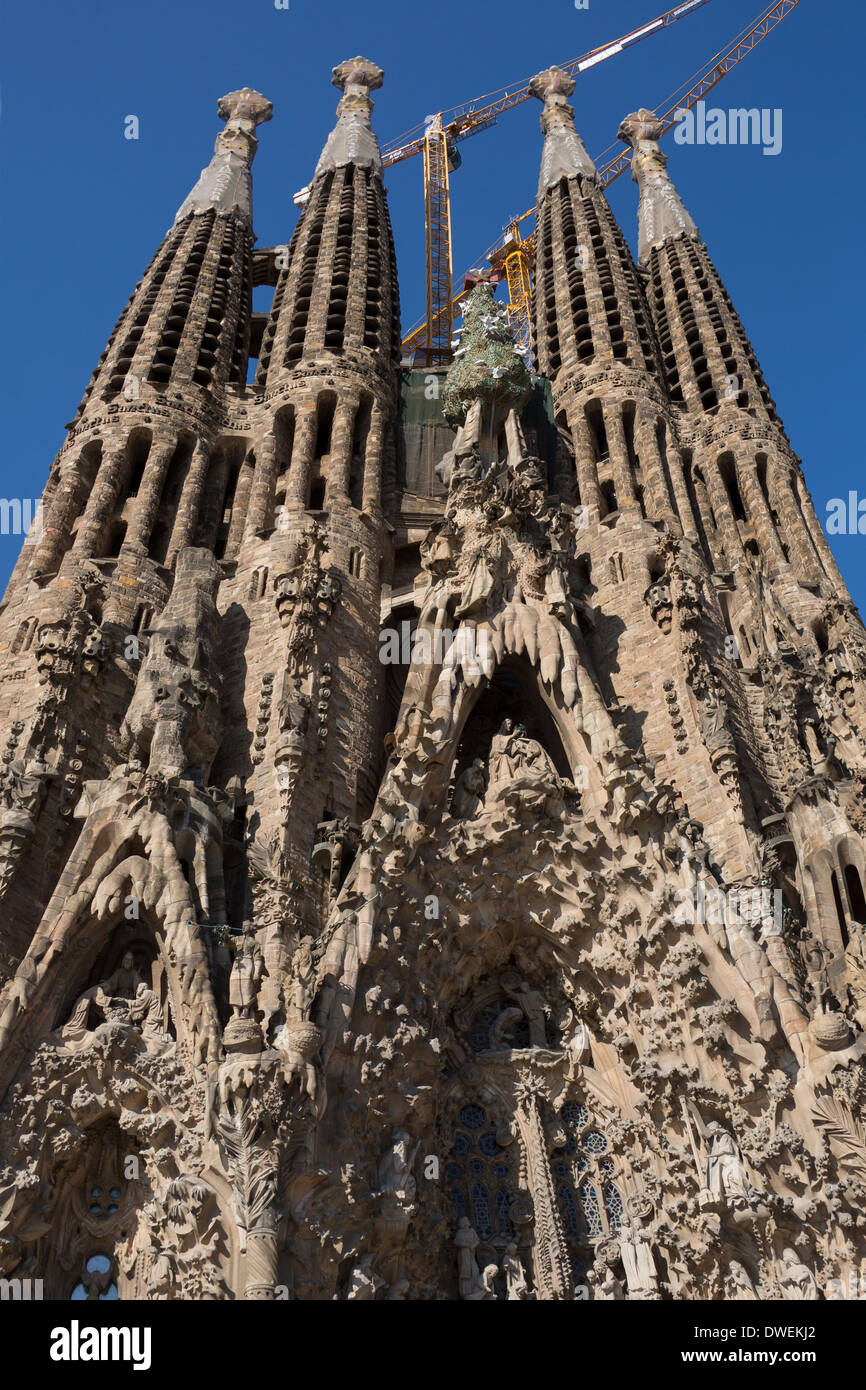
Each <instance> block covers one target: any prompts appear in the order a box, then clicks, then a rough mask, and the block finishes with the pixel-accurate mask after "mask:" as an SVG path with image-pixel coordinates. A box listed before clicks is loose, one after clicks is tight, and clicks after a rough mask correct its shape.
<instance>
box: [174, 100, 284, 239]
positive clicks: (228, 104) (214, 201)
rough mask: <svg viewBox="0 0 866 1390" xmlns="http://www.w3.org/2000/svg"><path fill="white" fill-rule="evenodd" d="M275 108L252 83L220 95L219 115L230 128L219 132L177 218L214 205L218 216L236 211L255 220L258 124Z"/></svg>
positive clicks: (177, 219) (269, 115) (206, 209)
mask: <svg viewBox="0 0 866 1390" xmlns="http://www.w3.org/2000/svg"><path fill="white" fill-rule="evenodd" d="M273 109H274V108H273V106H272V104H271V102H269V101H268V100H267V98H266V97H263V96H262V95H261V93H260V92H254V91H253V90H252V88H250V87H242V88H241V89H240V90H239V91H237V92H229V93H228V95H227V96H224V97H220V100H219V102H218V103H217V115H218V116H219V118H220V120H222V121H225V122H226V128H225V130H221V131H220V133H219V135H218V136H217V138H216V141H215V143H214V154H213V158H212V159H211V162H210V164H208V166H207V168H206V169H202V171H201V175H200V176H199V180H198V183H197V184H196V185H195V187H194V188H193V190H192V192H191V193H190V194H189V197H188V198H187V199H186V201H185V202H184V203H182V204H181V206H180V208H179V209H178V213H177V216H176V218H175V222H180V221H181V220H182V219H183V218H184V217H186V216H188V214H189V213H190V212H194V213H200V212H207V211H208V210H209V209H210V208H215V209H216V213H217V216H218V217H228V215H229V214H230V213H232V212H235V213H238V214H240V215H241V216H242V217H245V218H246V219H247V221H250V222H251V221H252V176H251V172H250V171H251V166H252V162H253V159H254V158H255V153H256V149H257V148H258V140H257V139H256V126H258V125H261V124H262V123H263V122H264V121H269V120H270V119H271V116H272V114H273Z"/></svg>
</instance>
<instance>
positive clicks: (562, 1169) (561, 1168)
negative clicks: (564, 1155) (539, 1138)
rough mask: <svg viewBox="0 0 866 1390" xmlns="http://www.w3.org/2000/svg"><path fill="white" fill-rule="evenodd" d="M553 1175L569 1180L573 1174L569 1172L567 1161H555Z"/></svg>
mask: <svg viewBox="0 0 866 1390" xmlns="http://www.w3.org/2000/svg"><path fill="white" fill-rule="evenodd" d="M553 1176H554V1177H555V1178H565V1179H566V1181H567V1180H568V1179H569V1178H570V1177H571V1174H570V1172H569V1170H568V1164H567V1163H562V1162H560V1163H554V1165H553Z"/></svg>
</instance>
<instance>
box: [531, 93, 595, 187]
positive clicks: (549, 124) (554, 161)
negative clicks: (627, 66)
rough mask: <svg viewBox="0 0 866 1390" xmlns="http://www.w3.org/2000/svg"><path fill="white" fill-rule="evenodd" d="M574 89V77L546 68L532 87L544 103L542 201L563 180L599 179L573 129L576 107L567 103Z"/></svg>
mask: <svg viewBox="0 0 866 1390" xmlns="http://www.w3.org/2000/svg"><path fill="white" fill-rule="evenodd" d="M574 87H575V82H574V78H573V77H570V76H569V75H568V73H567V72H564V71H563V69H562V68H545V70H544V72H539V73H536V75H535V77H533V79H532V81H531V82H530V84H529V90H530V92H531V93H532V95H533V96H534V97H538V100H539V101H543V102H544V110H543V111H542V113H541V129H542V130H543V131H544V136H545V140H544V151H543V153H542V156H541V175H540V177H539V180H538V198H539V200H541V198H542V197H543V196H544V194H545V192H546V191H547V189H548V188H551V187H552V186H553V185H554V184H557V183H559V180H560V179H572V178H574V177H575V176H576V175H577V174H580V175H581V177H583V178H585V179H593V180H595V179H597V178H598V170H597V169H596V167H595V165H594V164H593V162H592V160H591V159H590V157H589V155H588V154H587V152H586V146H585V145H584V143H583V141H582V140H581V138H580V136H579V135H578V133H577V131H576V130H575V128H574V107H573V106H570V105H569V103H568V98H569V97H570V96H571V94H572V92H573V91H574Z"/></svg>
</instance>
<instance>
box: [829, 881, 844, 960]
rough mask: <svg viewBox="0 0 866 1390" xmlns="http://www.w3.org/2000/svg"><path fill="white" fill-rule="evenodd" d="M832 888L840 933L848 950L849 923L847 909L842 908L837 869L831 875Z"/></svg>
mask: <svg viewBox="0 0 866 1390" xmlns="http://www.w3.org/2000/svg"><path fill="white" fill-rule="evenodd" d="M830 886H831V888H832V889H833V902H834V904H835V907H836V917H837V920H838V922H839V932H840V934H841V936H842V945H843V947H844V948H845V949H846V950H847V948H848V923H847V922H846V920H845V909H844V907H843V906H842V894H841V893H840V892H839V879H838V878H837V876H836V871H835V869H834V870H833V872H832V873H831V874H830Z"/></svg>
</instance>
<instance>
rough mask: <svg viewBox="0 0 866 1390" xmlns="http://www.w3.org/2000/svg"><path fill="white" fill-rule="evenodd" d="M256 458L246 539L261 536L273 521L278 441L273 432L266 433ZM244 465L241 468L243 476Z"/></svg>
mask: <svg viewBox="0 0 866 1390" xmlns="http://www.w3.org/2000/svg"><path fill="white" fill-rule="evenodd" d="M249 457H250V456H249V454H247V461H249ZM255 460H256V466H255V473H254V476H253V478H252V482H251V486H252V491H251V493H250V498H249V508H248V510H247V514H246V526H245V529H244V539H245V540H252V539H253V537H254V536H259V535H261V533H262V532H263V531H267V530H268V528H269V523H270V522H271V510H272V508H273V505H274V489H275V488H276V483H277V441H276V436H275V435H274V434H273V432H271V433H270V434H266V435H265V437H264V439H263V440H262V442H261V444H260V445H259V446H258V447H257V449H256V451H255ZM245 466H246V465H244V467H245ZM244 467H242V468H241V475H242V476H243V472H244ZM232 529H234V516H232Z"/></svg>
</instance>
